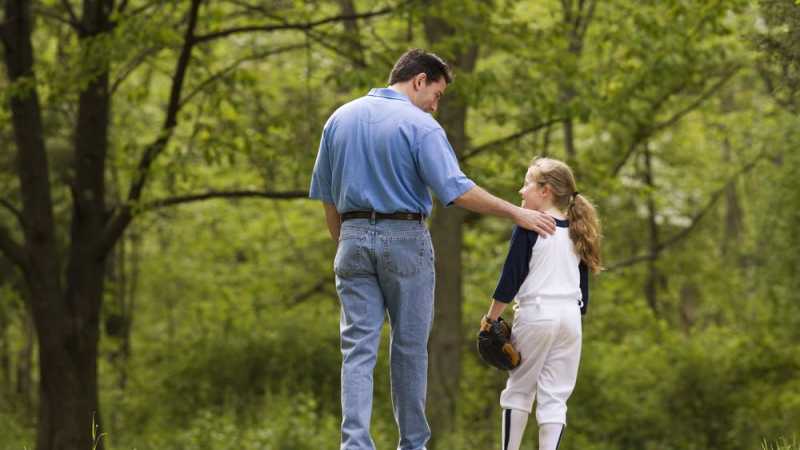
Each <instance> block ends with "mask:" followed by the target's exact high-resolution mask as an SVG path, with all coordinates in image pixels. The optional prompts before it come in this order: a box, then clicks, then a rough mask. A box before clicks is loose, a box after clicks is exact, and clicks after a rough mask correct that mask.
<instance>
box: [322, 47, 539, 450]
mask: <svg viewBox="0 0 800 450" xmlns="http://www.w3.org/2000/svg"><path fill="white" fill-rule="evenodd" d="M451 81H452V75H451V73H450V68H449V67H448V66H447V64H446V63H445V62H444V61H443V60H442V59H441V58H439V57H438V56H436V55H435V54H433V53H428V52H425V51H423V50H419V49H413V50H409V51H408V52H406V53H405V54H404V55H402V56H401V57H400V59H399V60H398V61H397V63H396V64H395V66H394V68H393V69H392V72H391V74H390V76H389V87H388V88H383V89H372V90H371V91H370V92H369V94H368V95H367V96H365V97H362V98H359V99H357V100H354V101H352V102H350V103H347V104H345V105H344V106H342V107H340V108H339V109H338V110H337V111H336V112H334V113H333V115H332V116H331V117H330V118H329V119H328V122H327V123H326V124H325V127H324V129H323V132H322V139H321V142H320V146H319V154H318V155H317V161H316V164H315V166H314V173H313V175H312V179H311V192H310V197H311V198H313V199H318V200H322V202H323V206H324V208H325V217H326V221H327V225H328V230H329V231H330V234H331V237H332V238H333V239H334V240H338V241H339V245H338V249H337V252H336V258H335V260H334V272H335V274H336V290H337V292H338V294H339V298H340V300H341V304H342V310H341V311H342V312H341V320H340V334H341V350H342V392H341V395H342V440H341V450H374V449H375V444H374V442H373V441H372V438H371V437H370V434H369V425H370V416H371V413H372V375H373V369H374V367H375V361H376V358H377V351H378V343H379V340H380V333H381V327H382V326H383V320H384V315H385V314H386V313H388V315H389V321H390V324H391V345H390V367H391V380H392V404H393V406H394V416H395V420H396V421H397V426H398V428H399V431H400V442H399V446H398V449H399V450H424V449H425V444H426V443H427V441H428V439H429V438H430V434H431V433H430V428H429V427H428V422H427V419H426V418H425V397H426V389H427V370H428V354H427V344H428V335H429V332H430V328H431V324H432V321H433V290H434V265H433V248H432V245H431V240H430V234H429V233H428V230H427V228H426V226H425V222H424V219H425V218H426V217H428V216H430V213H431V207H432V204H431V197H430V194H429V192H428V189H429V188H430V189H431V190H432V191H433V193H434V194H435V195H436V197H437V198H438V199H439V200H440V201H441V202H442V204H444V205H447V206H449V205H451V204H453V203H455V204H456V205H458V206H460V207H462V208H466V209H469V210H471V211H475V212H478V213H483V214H493V215H497V216H501V217H506V218H510V219H512V220H513V221H514V222H516V223H517V224H518V225H520V226H522V227H523V228H527V229H531V230H534V231H536V232H538V233H540V234H552V233H553V232H554V231H555V222H554V220H553V219H552V218H550V217H549V216H547V215H545V214H542V213H540V212H538V211H532V210H527V209H523V208H520V207H518V206H514V205H512V204H510V203H508V202H506V201H504V200H501V199H499V198H497V197H494V196H493V195H491V194H489V193H488V192H486V191H484V190H483V189H481V188H480V187H478V186H476V185H475V183H474V182H472V181H471V180H470V179H469V178H467V177H466V176H465V175H464V174H463V173H462V172H461V170H460V169H459V167H458V160H457V159H456V156H455V153H454V152H453V149H452V148H451V147H450V143H449V142H448V141H447V136H446V135H445V132H444V130H443V129H442V127H441V126H440V125H439V123H438V122H437V121H436V120H435V119H434V118H433V117H431V115H430V114H429V113H432V112H435V111H436V109H437V107H438V104H439V99H440V98H441V97H442V94H444V91H445V89H446V88H447V85H448V83H450V82H451Z"/></svg>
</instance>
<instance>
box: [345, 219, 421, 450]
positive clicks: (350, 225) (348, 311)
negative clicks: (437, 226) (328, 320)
mask: <svg viewBox="0 0 800 450" xmlns="http://www.w3.org/2000/svg"><path fill="white" fill-rule="evenodd" d="M433 267H434V266H433V246H432V244H431V238H430V234H429V233H428V230H427V228H426V227H425V224H423V223H419V222H414V221H407V220H378V221H376V222H375V223H370V220H369V219H353V220H348V221H345V222H343V223H342V229H341V234H340V236H339V248H338V249H337V252H336V259H335V260H334V263H333V268H334V272H335V273H336V290H337V292H338V293H339V299H340V300H341V304H342V313H341V320H340V324H339V328H340V333H341V347H342V442H341V450H374V449H375V443H374V442H373V440H372V438H371V437H370V434H369V425H370V416H371V415H372V376H373V370H374V368H375V361H376V359H377V355H378V344H379V342H380V335H381V328H382V327H383V320H384V316H385V315H386V314H387V313H388V315H389V322H390V324H391V345H390V350H389V360H390V368H391V380H392V405H393V409H394V417H395V420H396V421H397V427H398V429H399V431H400V443H399V445H398V449H399V450H424V449H425V444H426V443H427V442H428V439H429V438H430V435H431V432H430V428H429V427H428V421H427V419H426V418H425V396H426V391H427V374H428V350H427V346H428V335H429V334H430V329H431V324H432V322H433V287H434V268H433Z"/></svg>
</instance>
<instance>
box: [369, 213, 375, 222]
mask: <svg viewBox="0 0 800 450" xmlns="http://www.w3.org/2000/svg"><path fill="white" fill-rule="evenodd" d="M369 224H370V225H375V210H372V211H370V214H369Z"/></svg>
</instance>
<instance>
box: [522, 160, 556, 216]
mask: <svg viewBox="0 0 800 450" xmlns="http://www.w3.org/2000/svg"><path fill="white" fill-rule="evenodd" d="M519 195H521V196H522V207H523V208H527V209H538V210H543V209H545V207H546V206H549V205H548V204H547V199H548V198H549V197H550V189H548V188H547V185H542V184H540V183H539V182H538V181H536V173H535V172H534V171H533V169H529V170H528V173H527V174H526V175H525V184H523V185H522V189H520V190H519Z"/></svg>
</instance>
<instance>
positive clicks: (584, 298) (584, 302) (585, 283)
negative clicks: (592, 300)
mask: <svg viewBox="0 0 800 450" xmlns="http://www.w3.org/2000/svg"><path fill="white" fill-rule="evenodd" d="M578 271H579V272H580V275H581V314H586V310H587V309H589V267H588V266H587V265H586V263H585V262H583V261H581V263H580V264H578Z"/></svg>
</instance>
